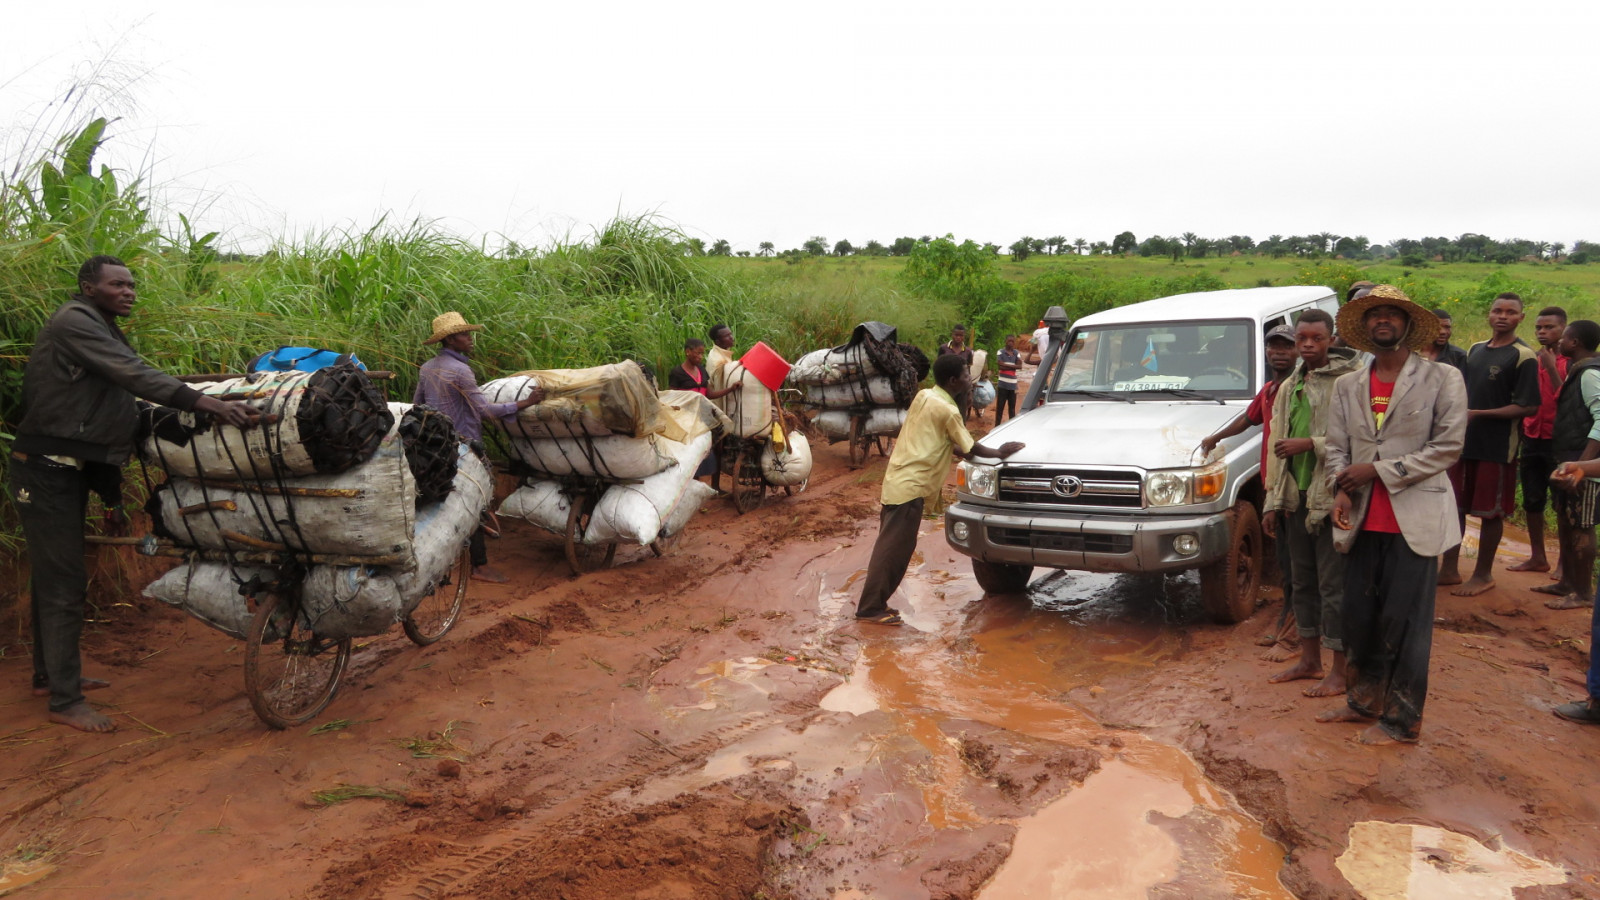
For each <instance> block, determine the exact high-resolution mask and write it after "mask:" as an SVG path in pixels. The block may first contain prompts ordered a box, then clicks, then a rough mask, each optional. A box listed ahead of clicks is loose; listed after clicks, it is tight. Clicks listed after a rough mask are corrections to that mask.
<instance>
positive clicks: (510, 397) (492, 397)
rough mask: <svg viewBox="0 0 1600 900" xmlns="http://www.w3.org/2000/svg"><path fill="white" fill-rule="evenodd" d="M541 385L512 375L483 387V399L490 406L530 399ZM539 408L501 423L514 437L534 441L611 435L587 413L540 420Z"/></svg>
mask: <svg viewBox="0 0 1600 900" xmlns="http://www.w3.org/2000/svg"><path fill="white" fill-rule="evenodd" d="M538 384H539V380H538V379H537V378H534V377H532V376H531V375H512V376H510V377H507V378H496V379H495V380H493V381H491V382H488V383H487V384H484V385H483V386H482V387H481V388H479V390H481V391H483V396H484V398H485V399H487V400H488V401H489V402H490V403H510V402H512V401H514V400H521V399H522V398H523V397H526V396H528V392H529V391H531V390H533V388H535V387H537V386H538ZM538 406H539V404H535V405H533V406H530V407H528V408H527V409H524V410H522V411H521V412H518V413H517V414H516V415H514V416H507V417H506V418H504V419H501V420H500V424H502V425H504V426H505V429H506V433H507V434H509V435H511V436H512V437H520V438H526V439H531V440H537V439H550V438H571V437H575V436H577V435H594V436H601V435H608V434H611V429H609V428H607V427H606V426H605V423H603V422H601V421H600V420H599V419H597V418H595V417H594V416H593V415H592V414H590V413H589V412H588V411H587V410H583V409H574V410H570V411H569V413H570V414H569V415H568V416H566V417H565V418H552V419H550V420H548V421H547V420H544V419H541V418H539V415H538V414H537V413H536V412H534V410H536V409H537V408H538Z"/></svg>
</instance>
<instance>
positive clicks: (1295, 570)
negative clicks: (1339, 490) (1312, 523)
mask: <svg viewBox="0 0 1600 900" xmlns="http://www.w3.org/2000/svg"><path fill="white" fill-rule="evenodd" d="M1306 515H1307V513H1306V495H1305V492H1304V491H1301V492H1300V506H1299V508H1298V509H1296V510H1295V511H1294V512H1292V513H1289V514H1288V515H1287V516H1284V517H1283V518H1282V519H1281V520H1280V522H1281V527H1280V528H1279V529H1278V539H1279V540H1281V541H1283V542H1284V544H1286V545H1287V546H1288V548H1289V571H1288V572H1287V573H1285V578H1284V580H1285V581H1286V582H1288V583H1289V584H1290V585H1292V587H1291V589H1290V595H1289V596H1290V598H1291V600H1292V602H1293V603H1294V618H1295V628H1296V629H1297V630H1298V631H1299V633H1300V637H1301V639H1305V638H1321V640H1322V646H1324V647H1327V648H1328V649H1329V650H1332V651H1333V652H1335V653H1342V652H1344V640H1343V637H1344V567H1345V557H1344V554H1343V553H1340V552H1339V551H1338V550H1335V549H1334V547H1333V523H1332V522H1330V521H1328V520H1327V519H1323V521H1322V523H1321V527H1320V528H1318V529H1317V533H1316V534H1310V533H1308V532H1307V531H1306Z"/></svg>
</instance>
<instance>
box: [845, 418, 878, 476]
mask: <svg viewBox="0 0 1600 900" xmlns="http://www.w3.org/2000/svg"><path fill="white" fill-rule="evenodd" d="M865 428H866V417H865V416H851V417H850V437H849V441H850V468H852V469H859V468H861V467H862V466H864V465H866V464H867V454H868V453H869V452H871V450H872V440H873V439H872V435H870V434H865V433H863V432H864V430H865Z"/></svg>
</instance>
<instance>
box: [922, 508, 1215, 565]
mask: <svg viewBox="0 0 1600 900" xmlns="http://www.w3.org/2000/svg"><path fill="white" fill-rule="evenodd" d="M963 527H964V530H965V535H966V536H965V538H964V539H962V538H958V537H957V534H958V532H961V531H962V530H963ZM1183 535H1193V536H1194V537H1195V539H1196V541H1197V543H1198V548H1197V550H1196V551H1195V552H1194V553H1189V554H1183V553H1179V552H1178V551H1177V549H1176V548H1175V547H1174V546H1173V541H1174V540H1175V539H1176V538H1178V537H1180V536H1183ZM944 537H945V541H947V542H948V543H949V544H950V546H951V547H953V548H955V549H956V550H957V551H959V552H961V553H965V554H966V555H968V556H971V557H973V558H975V559H981V560H983V561H985V562H993V563H1010V564H1013V565H1031V566H1045V567H1048V568H1054V569H1080V570H1085V571H1090V572H1166V571H1174V570H1182V569H1193V568H1196V567H1199V566H1203V565H1206V564H1207V563H1210V562H1214V561H1215V560H1217V559H1219V558H1221V557H1222V556H1223V554H1225V553H1227V551H1228V537H1229V536H1228V519H1227V515H1226V514H1225V513H1220V512H1216V513H1200V514H1191V515H1172V516H1166V515H1163V516H1145V517H1143V518H1133V517H1131V516H1094V515H1084V516H1063V515H1060V514H1056V515H1030V514H1028V513H1025V512H1022V513H1007V512H1000V511H997V510H993V509H988V508H985V507H979V506H975V505H972V504H969V503H964V502H958V503H956V504H954V505H952V506H951V507H949V508H948V509H946V510H945V512H944Z"/></svg>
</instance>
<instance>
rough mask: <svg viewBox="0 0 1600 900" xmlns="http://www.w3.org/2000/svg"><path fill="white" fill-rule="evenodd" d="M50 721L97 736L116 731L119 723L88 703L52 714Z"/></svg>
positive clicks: (78, 704) (81, 703) (75, 704)
mask: <svg viewBox="0 0 1600 900" xmlns="http://www.w3.org/2000/svg"><path fill="white" fill-rule="evenodd" d="M50 721H52V722H55V723H56V724H58V725H70V726H72V727H73V728H76V729H78V730H79V731H88V732H92V733H95V734H105V733H106V732H111V731H116V730H117V723H115V722H113V721H111V720H110V719H108V718H106V717H105V715H103V714H102V713H101V712H100V711H99V710H97V709H95V708H94V707H92V706H90V705H89V704H88V703H87V702H79V703H74V704H73V705H71V706H69V707H67V708H66V709H63V710H62V711H60V712H52V713H51V714H50Z"/></svg>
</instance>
